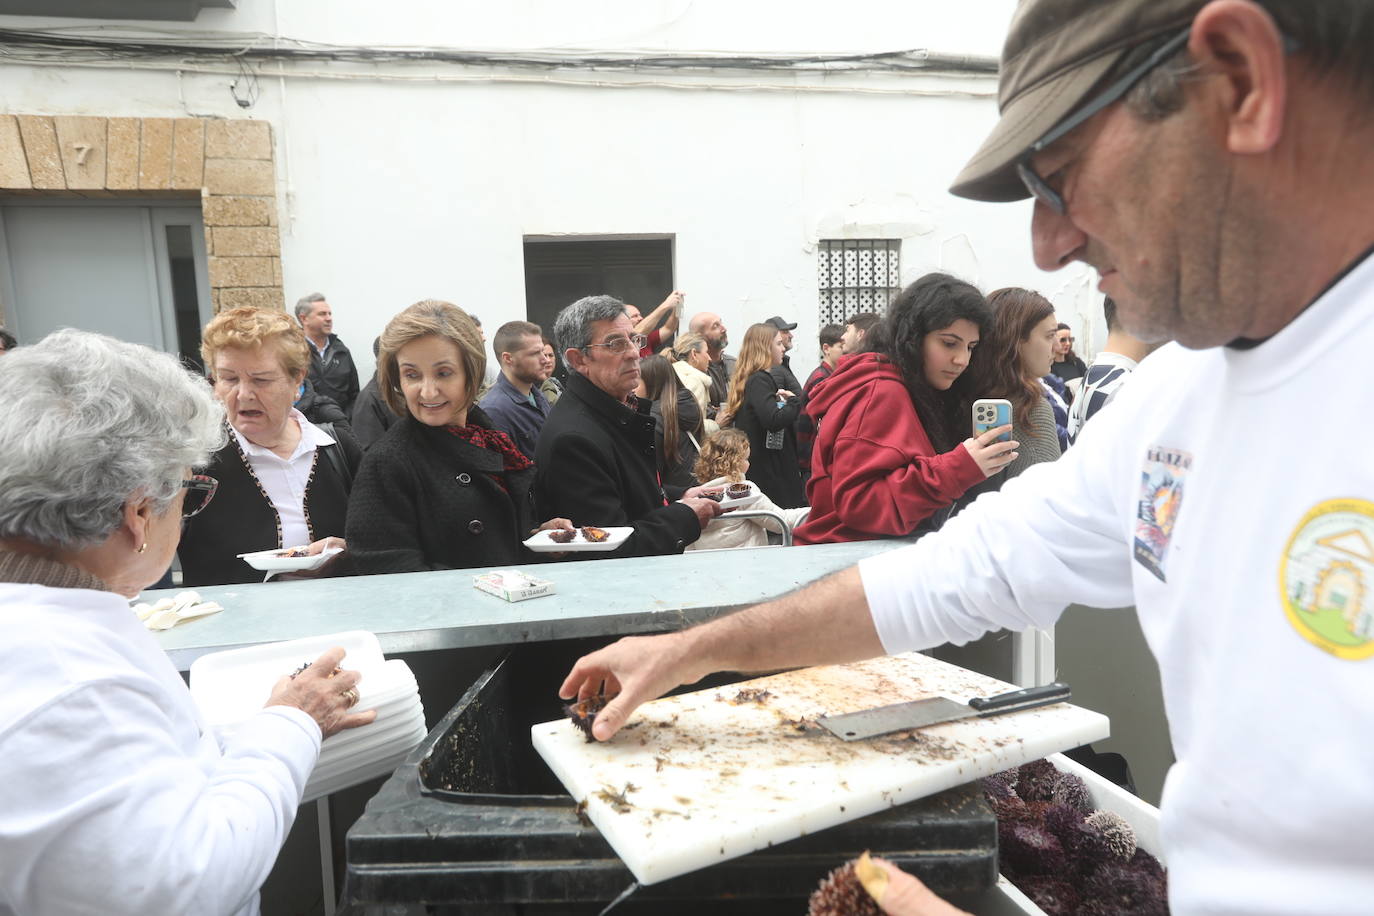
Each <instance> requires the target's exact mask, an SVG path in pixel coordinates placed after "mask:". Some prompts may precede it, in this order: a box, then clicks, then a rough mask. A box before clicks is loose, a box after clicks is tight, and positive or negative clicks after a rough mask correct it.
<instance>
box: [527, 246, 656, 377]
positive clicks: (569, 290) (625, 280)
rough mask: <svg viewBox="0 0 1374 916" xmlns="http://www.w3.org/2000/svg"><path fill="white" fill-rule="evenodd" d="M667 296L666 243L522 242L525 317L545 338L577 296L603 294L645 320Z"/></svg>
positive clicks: (579, 297)
mask: <svg viewBox="0 0 1374 916" xmlns="http://www.w3.org/2000/svg"><path fill="white" fill-rule="evenodd" d="M672 291H673V240H672V239H670V238H661V239H610V240H606V239H602V240H596V241H590V240H582V239H574V240H564V239H526V240H525V315H526V317H527V318H528V320H530V321H533V322H534V323H535V324H537V325H539V326H540V327H541V328H543V329H544V333H546V334H548V335H549V336H550V337H552V336H553V333H552V332H553V320H554V318H555V317H557V315H558V312H559V310H560V309H562V308H564V307H565V306H567V305H569V304H571V303H572V302H574V301H576V300H578V299H581V298H582V297H583V296H593V295H597V294H599V293H605V294H607V295H610V296H615V297H616V298H617V299H620V300H622V301H624V302H629V303H633V304H634V305H637V306H639V308H640V311H642V312H643V313H644V314H646V315H647V314H648V313H649V312H650V311H651V310H652V309H653V308H654V307H655V306H656V305H658V304H659V303H660V302H662V301H663V299H664V297H666V296H667V295H668V294H669V293H671V292H672ZM560 362H561V361H560Z"/></svg>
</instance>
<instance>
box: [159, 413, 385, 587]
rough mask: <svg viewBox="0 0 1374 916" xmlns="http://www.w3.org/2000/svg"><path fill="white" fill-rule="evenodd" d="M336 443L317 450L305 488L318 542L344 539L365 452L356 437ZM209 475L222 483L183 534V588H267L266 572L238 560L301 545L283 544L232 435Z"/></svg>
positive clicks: (273, 514) (309, 519)
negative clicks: (352, 491)
mask: <svg viewBox="0 0 1374 916" xmlns="http://www.w3.org/2000/svg"><path fill="white" fill-rule="evenodd" d="M336 432H339V431H337V430H336ZM333 438H334V441H335V444H334V445H327V446H324V447H323V448H319V449H316V450H315V470H314V472H313V473H312V474H311V475H310V483H309V484H308V485H307V486H306V488H305V518H306V522H307V524H308V525H309V526H310V539H311V540H312V541H318V540H319V539H320V538H324V537H330V536H334V537H340V536H342V535H343V533H344V519H345V517H346V515H347V512H348V490H349V482H350V480H351V479H352V477H353V476H354V475H355V474H356V472H357V470H358V463H359V461H361V460H362V451H361V450H360V449H359V448H358V444H357V443H356V442H354V441H353V437H352V436H351V435H346V434H342V433H340V434H339V435H336V436H334V437H333ZM335 450H337V452H336V456H335V458H331V457H330V455H329V454H328V453H329V452H330V451H335ZM341 469H342V470H343V471H344V473H343V474H342V475H341V474H340V470H341ZM204 473H205V474H208V475H209V476H211V477H213V478H215V479H216V480H218V481H219V489H218V490H217V491H216V492H215V498H214V499H212V500H211V501H210V505H208V506H206V507H205V511H204V512H201V513H200V514H199V515H197V516H196V517H195V518H192V519H188V520H187V522H186V524H185V527H184V528H183V530H182V534H181V544H180V545H179V546H178V547H177V555H178V556H180V557H181V570H182V577H183V579H182V581H183V584H185V585H187V586H193V585H229V584H231V583H238V582H261V581H262V577H263V574H262V572H261V571H260V570H256V569H254V568H253V567H251V566H249V565H248V564H247V563H245V562H243V561H242V560H240V559H239V558H238V554H241V553H251V552H253V551H257V550H272V549H274V548H278V547H295V546H297V545H295V544H283V543H282V542H281V522H280V519H279V518H278V517H277V510H276V509H274V508H273V507H272V504H271V503H270V502H268V501H267V496H266V495H265V494H264V493H263V491H262V490H261V489H259V487H258V482H257V478H256V477H255V476H254V475H253V473H252V472H251V471H250V470H249V468H248V459H247V458H246V457H245V456H244V454H243V450H242V449H240V448H239V441H238V439H237V438H236V437H235V436H234V434H233V433H232V432H231V433H230V434H229V443H228V444H227V445H225V446H224V448H222V449H220V450H219V451H218V452H216V453H215V456H214V458H212V459H211V460H210V464H209V466H208V467H206V468H205V470H204Z"/></svg>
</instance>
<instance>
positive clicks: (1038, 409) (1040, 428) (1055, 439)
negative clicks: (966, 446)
mask: <svg viewBox="0 0 1374 916" xmlns="http://www.w3.org/2000/svg"><path fill="white" fill-rule="evenodd" d="M1030 418H1031V425H1030V428H1029V429H1027V428H1025V427H1023V426H1022V425H1021V424H1020V421H1019V420H1016V419H1015V418H1013V420H1012V425H1011V437H1012V439H1014V440H1016V441H1017V442H1019V443H1021V444H1020V445H1018V446H1017V447H1016V451H1017V452H1019V453H1020V454H1019V455H1018V456H1017V458H1016V460H1015V461H1013V462H1012V463H1011V464H1009V465H1007V468H1006V470H1004V471H1003V472H1002V473H1000V474H995V475H993V478H992V479H993V480H997V479H1001V480H1010V479H1011V478H1013V477H1015V476H1016V475H1017V474H1020V473H1021V472H1022V471H1024V470H1025V469H1026V468H1028V467H1030V466H1031V465H1033V464H1039V463H1040V462H1042V461H1055V460H1057V459H1058V458H1059V433H1058V431H1056V430H1055V428H1054V409H1053V408H1052V407H1050V402H1049V401H1047V400H1046V399H1045V398H1041V399H1040V400H1039V401H1037V402H1036V404H1035V406H1034V407H1033V408H1031V417H1030ZM1032 433H1034V435H1032Z"/></svg>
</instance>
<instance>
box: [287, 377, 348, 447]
mask: <svg viewBox="0 0 1374 916" xmlns="http://www.w3.org/2000/svg"><path fill="white" fill-rule="evenodd" d="M304 384H305V391H303V392H302V393H301V396H300V397H299V398H298V399H297V400H296V409H297V410H299V411H300V412H301V413H302V414H304V415H305V418H306V419H307V420H309V421H310V422H311V423H314V424H316V425H318V424H320V423H328V424H330V425H332V426H334V427H336V428H337V427H338V426H340V425H342V426H343V427H344V428H348V426H349V423H348V414H346V413H344V411H343V408H342V407H340V406H339V402H338V401H335V400H334V399H333V398H331V397H326V396H325V395H322V394H320V392H319V391H318V390H316V388H315V385H314V384H313V383H312V382H311V381H310V379H309V378H307V379H306V380H305V383H304ZM355 438H356V437H355Z"/></svg>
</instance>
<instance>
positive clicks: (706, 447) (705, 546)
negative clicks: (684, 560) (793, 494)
mask: <svg viewBox="0 0 1374 916" xmlns="http://www.w3.org/2000/svg"><path fill="white" fill-rule="evenodd" d="M748 472H749V437H748V436H747V435H745V434H744V432H742V431H741V430H738V429H722V430H720V431H719V432H716V433H712V434H711V435H710V436H709V437H708V438H707V439H706V441H705V442H703V443H702V444H701V455H700V456H699V457H698V458H697V463H696V476H697V479H698V480H700V481H703V483H702V486H704V487H706V488H708V489H710V488H713V487H723V486H725V485H726V484H731V483H744V482H746V481H747V478H746V477H745V476H744V475H745V474H747V473H748ZM754 489H756V490H758V489H759V488H758V487H757V486H755V487H754ZM759 492H760V495H759V499H758V502H756V503H754V504H753V505H752V506H750V507H749V508H750V509H767V510H769V511H771V512H776V513H778V514H779V515H781V516H782V517H783V518H784V519H786V520H787V524H788V525H789V526H790V527H793V528H795V527H796V526H797V525H799V524H801V523H802V521H803V520H804V519H805V518H806V513H808V512H810V511H811V510H810V509H809V508H808V507H806V506H803V507H801V508H800V509H780V508H778V506H777V505H775V504H774V503H773V501H772V500H770V499H769V498H768V497H767V495H765V494H763V492H762V491H761V490H760V491H759ZM770 531H772V532H774V533H775V534H781V533H782V528H781V527H779V525H778V523H777V522H776V521H775V520H773V519H771V518H758V517H751V518H731V513H728V512H727V513H726V514H725V515H722V516H721V517H720V518H717V519H715V520H713V521H712V522H711V524H710V525H708V526H707V527H706V530H704V531H702V532H701V537H700V538H699V539H698V540H697V542H696V543H695V544H689V545H687V549H688V550H719V549H721V548H725V547H765V546H767V544H768V532H770Z"/></svg>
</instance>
